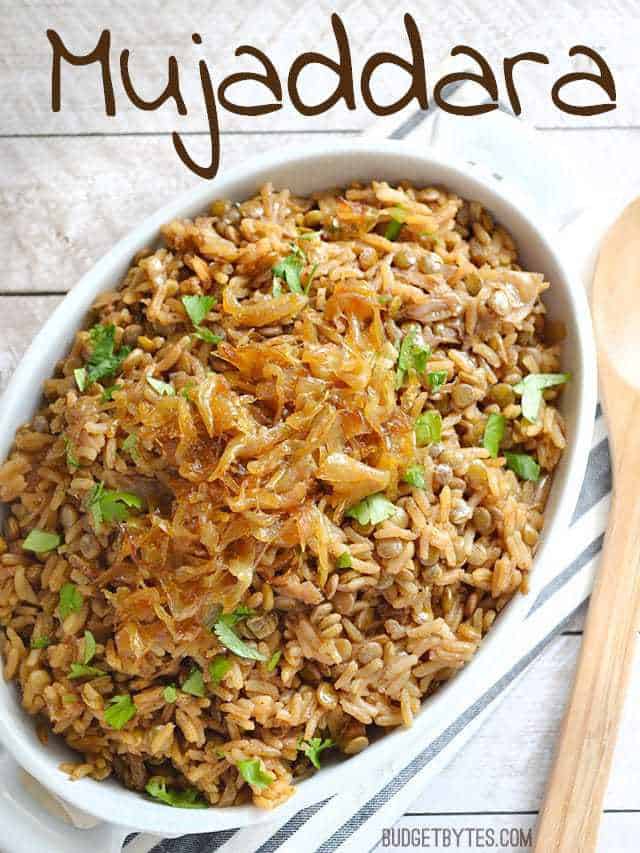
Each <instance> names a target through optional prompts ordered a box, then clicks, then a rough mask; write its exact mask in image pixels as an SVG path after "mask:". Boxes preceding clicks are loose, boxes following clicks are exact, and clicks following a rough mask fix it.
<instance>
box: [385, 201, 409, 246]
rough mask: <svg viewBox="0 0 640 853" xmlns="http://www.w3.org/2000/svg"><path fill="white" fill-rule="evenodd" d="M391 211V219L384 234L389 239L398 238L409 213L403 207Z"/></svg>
mask: <svg viewBox="0 0 640 853" xmlns="http://www.w3.org/2000/svg"><path fill="white" fill-rule="evenodd" d="M390 213H391V221H390V222H389V224H388V225H387V227H386V229H385V232H384V236H385V237H386V239H387V240H397V239H398V235H399V234H400V231H401V230H402V224H403V222H404V221H405V219H406V216H407V215H406V213H405V212H404V210H403V209H402V208H401V207H394V208H392V209H391V211H390Z"/></svg>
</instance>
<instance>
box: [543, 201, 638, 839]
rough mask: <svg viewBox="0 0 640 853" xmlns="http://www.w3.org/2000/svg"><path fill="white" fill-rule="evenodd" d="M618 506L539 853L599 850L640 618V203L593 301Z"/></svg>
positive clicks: (605, 259)
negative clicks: (600, 824) (617, 738)
mask: <svg viewBox="0 0 640 853" xmlns="http://www.w3.org/2000/svg"><path fill="white" fill-rule="evenodd" d="M591 304H592V312H593V321H594V326H595V332H596V343H597V348H598V359H599V375H600V392H601V395H602V402H603V406H604V410H605V414H606V418H607V425H608V429H609V440H610V445H611V453H612V467H613V482H614V487H613V503H612V506H611V512H610V515H609V525H608V528H607V534H606V538H605V543H604V553H603V556H602V562H601V565H600V569H599V571H598V577H597V580H596V583H595V587H594V590H593V593H592V595H591V604H590V606H589V614H588V616H587V624H586V628H585V633H584V639H583V641H582V651H581V653H580V662H579V664H578V671H577V675H576V679H575V684H574V686H573V693H572V695H571V700H570V702H569V707H568V709H567V711H566V714H565V718H564V722H563V724H562V730H561V732H560V740H559V745H558V750H557V754H556V759H555V765H554V768H553V772H552V774H551V779H550V781H549V786H548V789H547V793H546V798H545V804H544V808H543V810H542V814H541V817H540V823H539V826H538V836H537V841H536V848H535V849H536V851H537V853H553V851H561V853H577V851H580V853H589V851H592V850H595V849H596V842H597V838H598V826H599V823H600V815H601V811H602V801H603V798H604V794H605V790H606V787H607V779H608V776H609V770H610V767H611V758H612V755H613V748H614V745H615V739H616V734H617V731H618V724H619V722H620V716H621V712H622V706H623V702H624V696H625V691H626V688H627V683H628V681H629V674H630V671H631V663H632V656H633V651H634V646H635V640H636V631H637V630H638V622H639V616H640V566H639V563H640V198H639V199H636V200H635V201H634V202H633V203H632V204H630V205H629V207H627V208H626V209H625V210H624V212H623V213H622V215H621V216H620V218H619V219H618V220H617V222H616V223H615V224H614V225H613V226H612V227H611V229H610V230H609V232H608V233H607V234H606V236H605V238H604V240H603V242H602V246H601V247H600V255H599V257H598V263H597V267H596V274H595V279H594V285H593V295H592V299H591Z"/></svg>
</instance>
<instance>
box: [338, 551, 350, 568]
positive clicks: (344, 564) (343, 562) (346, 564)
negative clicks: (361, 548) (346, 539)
mask: <svg viewBox="0 0 640 853" xmlns="http://www.w3.org/2000/svg"><path fill="white" fill-rule="evenodd" d="M336 566H337V567H338V568H339V569H350V568H351V566H353V558H352V557H351V554H350V553H349V552H348V551H343V552H342V554H340V556H339V557H338V559H337V560H336Z"/></svg>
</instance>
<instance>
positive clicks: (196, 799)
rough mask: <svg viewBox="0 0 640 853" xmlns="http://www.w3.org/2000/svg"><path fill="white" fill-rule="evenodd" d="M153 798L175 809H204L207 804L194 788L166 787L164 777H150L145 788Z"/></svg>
mask: <svg viewBox="0 0 640 853" xmlns="http://www.w3.org/2000/svg"><path fill="white" fill-rule="evenodd" d="M145 791H146V792H147V794H149V796H150V797H153V798H154V800H160V802H161V803H164V804H165V806H173V808H175V809H206V808H208V807H209V804H208V803H207V802H206V801H205V800H204V798H203V797H202V794H201V793H200V792H199V791H196V789H195V788H183V789H177V788H167V783H166V782H165V781H164V779H150V780H149V782H147V786H146V788H145Z"/></svg>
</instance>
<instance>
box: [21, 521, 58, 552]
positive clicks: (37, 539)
mask: <svg viewBox="0 0 640 853" xmlns="http://www.w3.org/2000/svg"><path fill="white" fill-rule="evenodd" d="M61 542H62V539H61V538H60V536H58V534H57V533H50V532H49V531H48V530H38V529H37V528H35V527H34V529H33V530H32V531H31V532H30V533H29V535H28V536H27V538H26V539H25V540H24V542H23V543H22V547H23V548H24V550H25V551H35V553H36V554H46V553H47V551H53V549H54V548H57V547H58V545H59V544H60V543H61Z"/></svg>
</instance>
